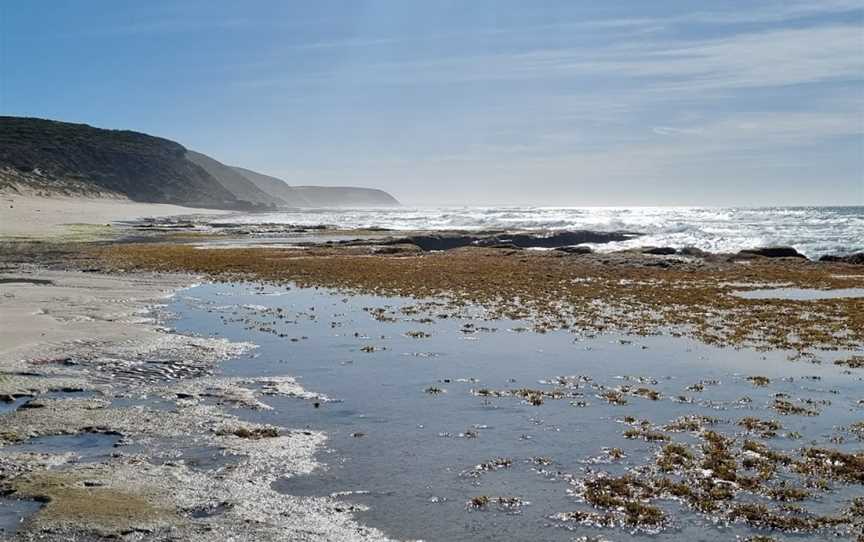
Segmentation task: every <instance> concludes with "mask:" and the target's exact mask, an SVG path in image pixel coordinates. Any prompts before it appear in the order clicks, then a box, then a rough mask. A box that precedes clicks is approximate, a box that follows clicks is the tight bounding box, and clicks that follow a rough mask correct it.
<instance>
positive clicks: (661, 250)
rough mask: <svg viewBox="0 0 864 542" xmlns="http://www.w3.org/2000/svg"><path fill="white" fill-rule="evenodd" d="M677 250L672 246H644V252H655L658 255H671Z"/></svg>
mask: <svg viewBox="0 0 864 542" xmlns="http://www.w3.org/2000/svg"><path fill="white" fill-rule="evenodd" d="M675 252H677V251H676V250H675V249H674V248H672V247H642V254H654V255H656V256H669V255H670V254H675Z"/></svg>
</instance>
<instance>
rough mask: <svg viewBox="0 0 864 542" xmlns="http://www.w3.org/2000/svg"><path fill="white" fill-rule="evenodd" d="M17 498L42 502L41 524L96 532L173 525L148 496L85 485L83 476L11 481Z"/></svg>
mask: <svg viewBox="0 0 864 542" xmlns="http://www.w3.org/2000/svg"><path fill="white" fill-rule="evenodd" d="M10 485H11V489H12V490H13V491H14V492H15V494H16V495H18V496H21V497H30V498H34V499H37V500H41V501H44V502H45V503H46V504H45V507H44V508H42V510H41V511H40V512H39V514H38V517H39V518H40V520H48V521H52V522H71V523H76V524H79V525H82V526H86V527H87V528H89V529H94V530H97V531H113V530H115V529H117V528H124V529H127V528H128V527H129V526H130V525H132V526H136V527H139V528H145V529H152V528H154V527H156V526H167V525H169V524H171V523H172V522H176V514H175V513H174V511H172V510H169V509H167V508H163V507H162V506H160V505H158V504H156V503H155V500H154V499H153V498H152V497H151V496H148V495H143V494H136V493H131V492H128V491H125V490H124V489H122V488H114V487H109V486H101V485H97V484H92V483H88V480H87V479H85V477H84V476H83V474H76V473H65V472H55V471H38V472H33V473H30V474H29V475H27V476H26V477H24V478H22V479H18V480H15V481H13V482H12V483H11V484H10Z"/></svg>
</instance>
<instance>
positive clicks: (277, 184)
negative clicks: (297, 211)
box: [231, 166, 309, 207]
mask: <svg viewBox="0 0 864 542" xmlns="http://www.w3.org/2000/svg"><path fill="white" fill-rule="evenodd" d="M231 169H233V170H234V171H236V172H237V173H239V174H240V175H242V176H244V177H246V178H247V179H249V180H250V181H251V182H253V183H255V186H257V187H258V188H260V189H261V190H263V191H264V192H267V193H268V194H273V195H274V196H276V197H277V198H279V199H281V200H282V201H283V202H285V204H287V205H289V206H291V207H308V206H309V202H308V201H306V198H304V197H303V196H302V195H301V194H300V193H299V192H297V191H296V190H295V189H294V188H292V187H290V186H288V183H286V182H285V181H283V180H282V179H277V178H276V177H271V176H270V175H264V174H263V173H258V172H257V171H252V170H251V169H246V168H242V167H236V166H234V167H232V168H231Z"/></svg>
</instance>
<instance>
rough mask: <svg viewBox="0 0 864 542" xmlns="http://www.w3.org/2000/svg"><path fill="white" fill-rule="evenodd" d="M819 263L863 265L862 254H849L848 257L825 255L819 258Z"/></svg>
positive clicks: (863, 258) (863, 253) (863, 255)
mask: <svg viewBox="0 0 864 542" xmlns="http://www.w3.org/2000/svg"><path fill="white" fill-rule="evenodd" d="M819 261H820V262H837V263H848V264H852V265H864V252H856V253H855V254H849V255H848V256H834V255H827V256H822V257H821V258H819Z"/></svg>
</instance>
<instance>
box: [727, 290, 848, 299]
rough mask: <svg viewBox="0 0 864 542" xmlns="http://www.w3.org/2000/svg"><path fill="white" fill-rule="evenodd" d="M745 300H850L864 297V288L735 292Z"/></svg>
mask: <svg viewBox="0 0 864 542" xmlns="http://www.w3.org/2000/svg"><path fill="white" fill-rule="evenodd" d="M733 295H736V296H738V297H742V298H744V299H789V300H793V301H817V300H819V299H848V298H858V297H864V288H840V289H835V290H814V289H809V288H766V289H763V290H748V291H745V292H735V294H733Z"/></svg>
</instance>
